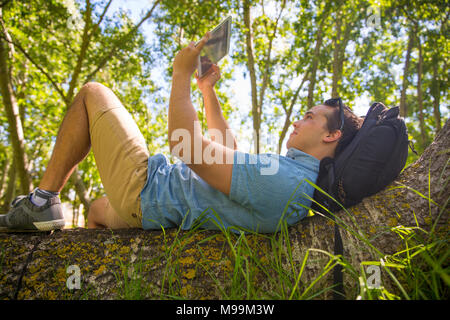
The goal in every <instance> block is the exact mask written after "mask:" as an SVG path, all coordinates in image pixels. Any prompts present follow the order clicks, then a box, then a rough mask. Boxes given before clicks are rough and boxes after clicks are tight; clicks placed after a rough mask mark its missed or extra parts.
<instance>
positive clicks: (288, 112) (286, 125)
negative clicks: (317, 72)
mask: <svg viewBox="0 0 450 320" xmlns="http://www.w3.org/2000/svg"><path fill="white" fill-rule="evenodd" d="M308 76H309V69H308V71H306V73H305V75H304V76H303V79H302V82H301V83H300V85H299V86H298V88H297V90H296V91H295V93H294V95H293V96H292V100H291V101H290V104H289V108H287V109H286V110H285V111H286V117H285V118H284V124H283V129H281V133H280V138H279V139H278V151H277V152H278V153H280V152H281V147H282V145H283V141H284V138H285V137H286V133H287V131H288V129H289V126H290V125H291V114H292V111H293V109H294V106H295V104H296V103H297V99H298V95H299V93H300V90H302V88H303V84H304V83H305V81H306V79H308Z"/></svg>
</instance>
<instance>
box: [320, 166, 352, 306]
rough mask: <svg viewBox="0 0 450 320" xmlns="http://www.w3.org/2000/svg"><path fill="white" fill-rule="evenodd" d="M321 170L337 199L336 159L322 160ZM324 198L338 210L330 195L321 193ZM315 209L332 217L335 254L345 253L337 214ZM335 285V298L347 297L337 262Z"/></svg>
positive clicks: (331, 206) (329, 208)
mask: <svg viewBox="0 0 450 320" xmlns="http://www.w3.org/2000/svg"><path fill="white" fill-rule="evenodd" d="M321 167H322V168H321V170H322V172H326V173H327V177H328V190H327V193H328V194H329V195H330V196H331V197H333V198H334V199H336V195H335V192H334V190H333V184H334V181H335V177H336V176H335V172H334V169H335V168H334V159H332V158H325V159H323V160H322V161H321ZM321 196H322V197H323V198H322V200H323V205H324V206H325V207H326V208H327V209H328V210H330V211H331V212H333V213H334V212H336V210H334V209H333V207H334V202H333V200H331V199H330V198H329V197H326V198H325V197H324V196H323V195H321ZM315 209H318V210H319V211H321V212H322V213H323V214H325V215H326V216H328V217H330V218H331V219H332V220H333V222H334V255H343V253H344V245H343V243H342V237H341V233H340V231H339V227H338V225H337V223H336V218H335V216H334V215H333V214H332V215H330V214H328V213H327V212H324V211H323V210H321V208H320V209H319V208H318V207H316V208H315ZM333 286H334V291H333V300H343V299H345V290H344V281H343V274H342V266H341V265H340V264H337V265H336V266H334V268H333Z"/></svg>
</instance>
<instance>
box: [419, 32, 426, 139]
mask: <svg viewBox="0 0 450 320" xmlns="http://www.w3.org/2000/svg"><path fill="white" fill-rule="evenodd" d="M417 48H418V50H419V61H418V64H417V105H418V107H419V110H418V111H419V125H420V138H421V143H422V146H423V147H425V144H426V142H427V138H426V136H427V133H426V129H425V118H424V114H423V97H422V73H423V71H422V69H423V55H422V44H421V42H420V36H419V35H417Z"/></svg>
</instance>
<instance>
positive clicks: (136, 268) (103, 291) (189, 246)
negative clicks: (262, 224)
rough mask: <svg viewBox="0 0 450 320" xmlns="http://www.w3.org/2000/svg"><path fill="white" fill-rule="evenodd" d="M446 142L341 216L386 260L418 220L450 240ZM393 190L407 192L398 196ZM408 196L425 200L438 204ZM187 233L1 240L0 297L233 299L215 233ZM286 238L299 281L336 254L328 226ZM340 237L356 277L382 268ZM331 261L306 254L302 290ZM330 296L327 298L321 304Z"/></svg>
mask: <svg viewBox="0 0 450 320" xmlns="http://www.w3.org/2000/svg"><path fill="white" fill-rule="evenodd" d="M449 136H450V123H449V121H447V123H446V125H445V126H444V128H443V129H442V130H441V131H440V133H439V134H438V136H437V137H436V139H435V141H434V142H433V143H432V144H431V145H430V146H429V147H428V148H427V149H426V150H425V152H424V153H423V154H422V156H421V157H420V159H419V160H418V161H417V162H416V163H414V164H412V165H411V166H409V167H408V168H406V169H405V170H404V171H403V172H402V174H401V175H400V176H399V177H398V179H397V180H396V181H395V182H393V183H392V184H391V185H390V186H389V187H387V188H386V189H385V190H383V191H381V192H380V193H378V194H376V195H374V196H372V197H369V198H366V199H365V200H364V201H363V202H362V203H360V204H359V205H357V206H355V207H353V208H351V209H350V210H349V212H350V213H351V217H352V218H353V219H354V221H352V219H351V218H350V217H349V216H348V215H347V214H345V213H344V212H341V213H340V214H339V217H341V218H342V220H343V221H344V222H345V223H347V224H348V225H350V226H355V224H357V225H358V226H359V227H358V228H357V229H359V230H360V232H359V233H360V234H363V233H364V234H366V235H367V236H368V239H369V241H370V242H371V243H372V244H373V245H374V246H375V247H376V248H377V249H379V250H380V251H381V252H382V253H383V254H392V253H394V252H397V251H398V250H399V248H401V247H402V240H401V239H400V238H399V237H398V236H397V235H396V234H395V233H393V232H391V231H390V230H389V229H390V228H391V227H395V226H399V225H402V226H416V219H417V223H418V225H419V226H420V227H421V228H423V229H425V230H430V229H431V228H432V226H433V225H434V223H435V221H436V219H437V217H438V216H439V214H440V212H443V214H442V215H441V217H440V219H439V220H438V223H437V224H436V228H435V231H436V232H448V230H449V224H448V208H445V207H446V206H448V199H449V195H450V192H449V191H450V190H449V186H448V184H446V182H447V183H448V179H449V174H450V170H449V166H448V160H449V156H450V139H449V138H448V137H449ZM428 177H430V181H429V178H428ZM399 186H406V188H395V187H399ZM412 189H415V190H416V191H418V192H420V193H421V194H422V195H424V196H430V198H431V199H432V200H433V201H434V202H435V203H436V204H437V205H435V204H433V203H432V202H429V201H428V200H427V199H425V198H423V197H421V196H419V195H418V194H417V193H416V192H415V191H413V190H412ZM438 206H439V207H438ZM441 210H443V211H441ZM413 213H414V214H413ZM414 215H415V216H414ZM341 230H342V229H341ZM187 234H188V233H187V232H179V233H177V230H174V229H173V230H166V232H165V233H163V232H161V231H143V230H139V229H123V230H115V231H111V230H101V231H97V230H87V229H70V230H64V231H60V232H54V233H52V234H37V233H28V234H19V233H0V298H2V299H55V298H58V299H80V298H99V299H116V298H121V297H124V296H126V293H127V292H129V289H130V288H136V287H138V288H139V292H140V294H141V297H142V298H160V297H161V295H160V294H161V292H162V293H164V294H172V295H181V296H183V297H185V298H193V299H201V298H206V299H211V298H219V297H223V295H222V294H221V292H228V291H229V290H230V286H231V281H232V280H231V279H232V278H233V268H234V263H235V260H234V259H233V254H232V250H230V245H229V243H228V242H227V240H226V238H225V237H224V236H223V234H221V233H220V232H215V231H204V232H200V233H199V232H196V233H193V234H191V235H190V236H189V237H186V235H187ZM288 234H289V239H290V250H291V252H292V261H293V265H295V268H296V269H297V272H298V270H299V269H300V266H301V264H302V261H303V258H304V256H305V254H306V252H307V251H308V249H309V248H315V249H321V250H324V251H327V252H330V253H333V246H334V227H333V224H332V223H330V222H329V221H328V220H324V218H321V217H320V216H314V217H312V218H307V219H304V220H303V221H302V222H301V223H299V224H297V225H296V226H293V227H291V228H289V229H288ZM341 234H342V238H343V243H344V257H345V259H347V260H348V261H350V262H351V263H352V265H353V266H354V268H356V269H357V270H359V269H360V263H361V261H374V260H378V261H379V259H380V256H379V255H377V254H376V253H374V252H372V251H371V250H369V249H368V246H367V245H366V244H364V243H363V242H362V241H361V240H358V239H357V238H356V237H355V236H353V235H351V234H350V233H349V232H347V231H344V230H342V231H341ZM246 239H247V242H248V245H249V246H250V247H251V248H254V251H255V252H256V253H257V254H258V255H260V257H262V258H261V260H260V262H261V264H264V263H265V261H267V260H270V259H271V258H272V256H271V255H273V251H271V250H273V247H272V246H273V243H271V242H270V239H268V237H264V236H261V235H251V236H248V237H247V238H246ZM285 239H286V238H285ZM329 259H330V258H329V256H328V255H326V254H325V253H322V252H317V251H310V253H309V258H308V260H307V264H306V267H305V270H304V273H303V275H302V278H301V283H300V284H301V285H304V284H309V283H311V282H312V281H313V280H314V279H316V278H317V276H318V275H319V274H320V272H322V270H323V267H324V265H325V264H326V263H327V262H328V261H329ZM70 265H77V266H79V268H80V276H81V289H80V290H69V289H67V287H66V281H67V280H68V277H70V276H71V275H72V274H71V273H67V272H66V270H67V267H68V266H70ZM291 267H292V265H291V264H290V263H289V261H288V260H285V262H284V263H282V268H285V269H289V268H291ZM381 277H382V281H383V284H384V285H385V286H386V287H390V284H389V277H388V276H387V275H386V274H383V272H382V273H381ZM269 278H270V277H268V275H267V274H265V273H260V274H257V273H256V274H255V277H254V281H255V282H257V285H258V288H260V290H264V291H265V292H270V290H272V289H273V286H274V282H273V281H272V282H271V281H270V280H269ZM344 282H345V288H346V294H347V297H348V298H351V299H354V298H355V297H356V295H357V292H358V287H357V286H358V281H357V280H355V279H352V278H351V277H349V276H348V275H347V274H344ZM130 284H132V285H130ZM330 285H332V277H331V272H330V273H329V274H327V276H325V277H324V278H322V280H320V281H318V282H317V283H316V285H315V287H314V288H315V290H316V292H317V291H319V290H320V289H321V288H326V287H328V286H330ZM127 290H128V291H127ZM162 297H165V296H162ZM330 297H331V292H330V291H327V292H326V293H323V294H321V295H319V296H318V298H321V299H323V298H330ZM243 298H245V296H243Z"/></svg>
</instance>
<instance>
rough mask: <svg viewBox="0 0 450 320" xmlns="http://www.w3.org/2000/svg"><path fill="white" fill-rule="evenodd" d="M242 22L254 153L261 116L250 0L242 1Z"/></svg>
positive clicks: (257, 150) (256, 147) (257, 145)
mask: <svg viewBox="0 0 450 320" xmlns="http://www.w3.org/2000/svg"><path fill="white" fill-rule="evenodd" d="M244 24H245V28H246V30H245V43H246V46H245V51H246V53H247V68H248V72H249V74H250V87H251V95H252V119H253V135H254V137H253V138H254V146H255V150H254V152H255V153H259V134H260V126H261V121H260V119H261V116H260V114H259V108H258V106H259V103H258V90H257V86H256V69H255V58H254V55H253V43H252V26H251V18H250V1H248V0H245V1H244Z"/></svg>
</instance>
